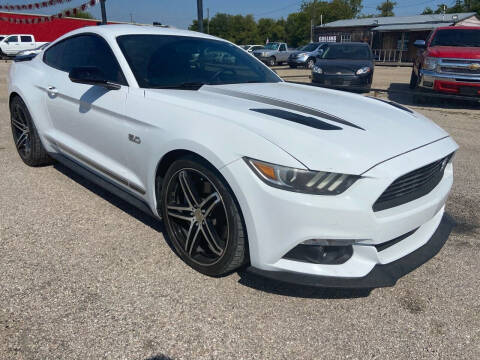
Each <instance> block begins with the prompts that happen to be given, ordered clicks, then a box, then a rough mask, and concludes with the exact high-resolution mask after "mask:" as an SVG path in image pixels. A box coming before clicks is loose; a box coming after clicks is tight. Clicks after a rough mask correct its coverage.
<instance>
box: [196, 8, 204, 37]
mask: <svg viewBox="0 0 480 360" xmlns="http://www.w3.org/2000/svg"><path fill="white" fill-rule="evenodd" d="M197 14H198V31H200V32H202V33H203V0H197Z"/></svg>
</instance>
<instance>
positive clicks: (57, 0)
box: [0, 0, 72, 10]
mask: <svg viewBox="0 0 480 360" xmlns="http://www.w3.org/2000/svg"><path fill="white" fill-rule="evenodd" d="M71 1H72V0H48V1H40V2H37V3H32V4H24V5H9V4H7V5H1V4H0V10H35V9H41V8H46V7H49V6H55V5H58V4H65V3H69V2H71Z"/></svg>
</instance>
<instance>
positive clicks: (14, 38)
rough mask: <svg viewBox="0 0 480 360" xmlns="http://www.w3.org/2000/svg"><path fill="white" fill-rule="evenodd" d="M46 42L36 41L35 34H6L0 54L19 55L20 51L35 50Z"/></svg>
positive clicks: (7, 55)
mask: <svg viewBox="0 0 480 360" xmlns="http://www.w3.org/2000/svg"><path fill="white" fill-rule="evenodd" d="M43 44H45V43H44V42H36V41H35V38H34V36H33V35H29V34H13V35H8V36H6V37H5V38H4V39H3V40H1V41H0V56H1V57H2V58H3V57H11V56H15V55H17V54H18V53H19V52H20V51H25V50H33V49H36V48H38V47H39V46H42V45H43Z"/></svg>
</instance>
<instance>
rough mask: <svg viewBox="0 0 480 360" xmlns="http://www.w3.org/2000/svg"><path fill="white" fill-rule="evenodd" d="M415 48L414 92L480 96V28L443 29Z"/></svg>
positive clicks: (411, 83) (417, 43)
mask: <svg viewBox="0 0 480 360" xmlns="http://www.w3.org/2000/svg"><path fill="white" fill-rule="evenodd" d="M415 46H416V47H418V48H419V49H420V51H419V54H418V56H417V57H416V58H415V61H414V64H413V70H412V76H411V78H410V88H411V89H415V88H417V87H420V88H423V89H428V90H434V91H438V92H442V93H447V94H460V95H468V96H480V27H460V26H458V27H457V26H455V27H454V26H447V27H440V28H437V29H436V30H435V31H433V32H432V33H431V35H430V36H429V37H428V39H427V41H426V42H425V41H423V40H417V41H416V42H415Z"/></svg>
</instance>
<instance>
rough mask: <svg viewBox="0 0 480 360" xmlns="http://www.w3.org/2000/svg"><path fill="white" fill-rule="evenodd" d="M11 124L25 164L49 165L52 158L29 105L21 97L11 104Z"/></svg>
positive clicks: (17, 97) (16, 97) (14, 138)
mask: <svg viewBox="0 0 480 360" xmlns="http://www.w3.org/2000/svg"><path fill="white" fill-rule="evenodd" d="M10 122H11V127H12V135H13V141H14V143H15V146H16V148H17V152H18V155H20V158H21V159H22V160H23V162H24V163H25V164H27V165H28V166H42V165H49V164H50V163H51V159H50V156H48V153H47V152H46V151H45V149H44V147H43V145H42V142H41V140H40V136H39V135H38V133H37V129H36V128H35V124H34V123H33V120H32V117H31V116H30V112H29V111H28V109H27V105H25V103H24V102H23V100H22V99H21V98H20V97H19V96H15V97H14V98H13V99H12V101H11V102H10Z"/></svg>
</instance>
